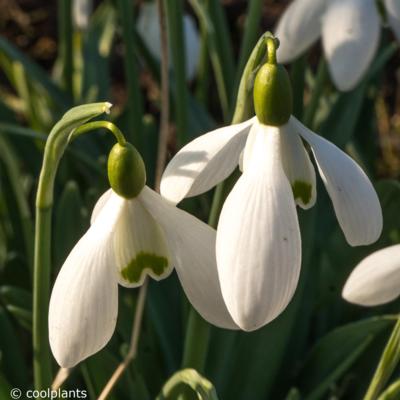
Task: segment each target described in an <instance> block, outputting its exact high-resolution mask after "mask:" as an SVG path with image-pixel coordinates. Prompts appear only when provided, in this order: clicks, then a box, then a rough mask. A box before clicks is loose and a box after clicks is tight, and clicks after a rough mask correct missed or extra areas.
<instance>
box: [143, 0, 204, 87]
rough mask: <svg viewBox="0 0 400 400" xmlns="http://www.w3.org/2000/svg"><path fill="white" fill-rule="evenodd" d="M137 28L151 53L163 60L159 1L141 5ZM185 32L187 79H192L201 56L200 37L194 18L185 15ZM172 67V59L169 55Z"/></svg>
mask: <svg viewBox="0 0 400 400" xmlns="http://www.w3.org/2000/svg"><path fill="white" fill-rule="evenodd" d="M137 30H138V32H139V34H140V36H141V37H142V39H143V41H144V43H145V44H146V46H147V48H148V49H149V51H150V53H151V54H152V55H153V57H155V58H156V59H157V60H158V61H160V60H161V41H160V23H159V20H158V9H157V3H156V2H155V1H153V0H151V1H146V2H144V3H142V5H141V6H140V11H139V15H138V19H137ZM183 32H184V39H185V55H186V57H185V62H186V79H187V80H192V79H193V78H194V77H195V75H196V71H197V66H198V64H199V58H200V38H199V33H198V31H197V28H196V25H195V23H194V20H193V18H192V17H191V16H190V15H187V14H185V15H184V16H183ZM169 64H170V68H171V66H172V59H171V57H169Z"/></svg>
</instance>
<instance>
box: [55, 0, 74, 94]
mask: <svg viewBox="0 0 400 400" xmlns="http://www.w3.org/2000/svg"><path fill="white" fill-rule="evenodd" d="M58 26H59V33H58V35H59V38H58V39H59V43H60V52H61V54H60V56H61V62H62V83H63V86H64V88H65V90H66V91H67V93H68V94H69V95H70V96H71V98H72V96H73V87H74V86H73V85H74V83H73V74H74V64H73V56H72V52H73V43H72V36H73V29H72V9H71V0H59V2H58Z"/></svg>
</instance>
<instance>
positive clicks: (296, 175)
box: [280, 123, 317, 209]
mask: <svg viewBox="0 0 400 400" xmlns="http://www.w3.org/2000/svg"><path fill="white" fill-rule="evenodd" d="M280 135H281V151H282V163H283V168H284V170H285V173H286V176H287V177H288V179H289V182H290V184H291V186H292V190H293V194H294V198H295V201H296V204H297V205H299V206H300V207H301V208H304V209H308V208H311V207H312V206H313V205H314V204H315V200H316V197H317V190H316V179H315V170H314V166H313V165H312V163H311V161H310V157H309V156H308V153H307V151H306V149H305V147H304V145H303V143H302V141H301V139H300V137H299V135H298V134H297V132H296V131H295V130H293V129H292V126H291V124H290V123H288V124H286V125H284V126H281V127H280Z"/></svg>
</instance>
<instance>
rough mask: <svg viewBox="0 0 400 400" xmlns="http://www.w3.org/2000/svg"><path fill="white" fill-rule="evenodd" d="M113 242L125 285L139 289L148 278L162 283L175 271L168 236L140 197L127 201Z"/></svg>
mask: <svg viewBox="0 0 400 400" xmlns="http://www.w3.org/2000/svg"><path fill="white" fill-rule="evenodd" d="M113 240H114V249H115V256H116V265H117V269H118V278H119V279H118V281H119V283H120V284H121V285H123V286H125V287H138V286H140V285H142V284H143V281H144V279H145V278H146V276H150V277H151V278H153V279H155V280H157V281H159V280H161V279H164V278H166V277H167V276H168V275H169V274H170V273H171V272H172V265H171V260H170V256H169V252H168V248H167V243H166V241H165V237H164V233H163V231H162V230H161V227H160V226H159V225H158V223H157V222H156V221H155V220H154V218H153V217H152V216H151V215H150V214H149V212H148V211H147V210H146V208H145V207H144V206H143V205H142V203H141V202H140V200H139V198H136V199H133V200H128V201H126V202H125V204H124V208H123V210H122V212H121V215H120V218H119V220H118V223H117V225H116V228H115V232H114V235H113Z"/></svg>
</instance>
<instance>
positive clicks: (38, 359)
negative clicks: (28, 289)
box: [33, 203, 52, 390]
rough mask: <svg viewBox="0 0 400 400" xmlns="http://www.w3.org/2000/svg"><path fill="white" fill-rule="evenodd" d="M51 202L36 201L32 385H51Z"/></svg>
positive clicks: (40, 386)
mask: <svg viewBox="0 0 400 400" xmlns="http://www.w3.org/2000/svg"><path fill="white" fill-rule="evenodd" d="M51 210H52V207H51V206H47V207H46V206H44V205H43V206H42V205H41V204H40V203H39V204H37V205H36V222H35V224H36V225H35V256H34V279H33V350H34V353H33V369H34V376H35V388H36V389H37V390H41V389H46V388H49V387H50V386H51V382H52V370H51V357H50V347H49V336H48V329H47V315H48V311H49V293H50V269H51V268H50V240H51Z"/></svg>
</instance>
